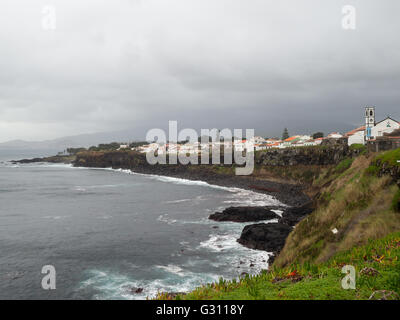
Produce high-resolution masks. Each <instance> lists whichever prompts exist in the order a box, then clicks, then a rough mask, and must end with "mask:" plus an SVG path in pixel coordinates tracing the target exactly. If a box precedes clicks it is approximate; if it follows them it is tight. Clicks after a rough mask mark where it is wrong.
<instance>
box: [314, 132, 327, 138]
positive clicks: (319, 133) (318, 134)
mask: <svg viewBox="0 0 400 320" xmlns="http://www.w3.org/2000/svg"><path fill="white" fill-rule="evenodd" d="M312 137H313V139H318V138H323V137H324V133H323V132H316V133H314V134H313V135H312Z"/></svg>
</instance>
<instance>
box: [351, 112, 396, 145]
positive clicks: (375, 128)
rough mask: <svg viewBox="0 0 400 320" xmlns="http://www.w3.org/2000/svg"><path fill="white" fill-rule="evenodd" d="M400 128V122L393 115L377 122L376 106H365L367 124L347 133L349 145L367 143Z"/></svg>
mask: <svg viewBox="0 0 400 320" xmlns="http://www.w3.org/2000/svg"><path fill="white" fill-rule="evenodd" d="M399 128H400V123H399V122H398V121H396V120H394V119H392V118H391V117H389V116H388V117H386V119H384V120H382V121H380V122H376V121H375V107H366V108H365V126H363V127H359V128H357V129H354V130H352V131H350V132H348V133H347V134H346V136H347V137H348V139H349V140H348V145H349V146H351V145H352V144H365V143H366V141H368V140H374V139H376V138H377V137H382V136H383V135H384V134H385V133H391V132H393V131H394V130H396V129H399Z"/></svg>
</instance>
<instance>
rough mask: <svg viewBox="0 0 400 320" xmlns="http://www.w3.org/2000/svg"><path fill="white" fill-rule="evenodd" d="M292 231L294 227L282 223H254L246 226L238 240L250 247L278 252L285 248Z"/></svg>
mask: <svg viewBox="0 0 400 320" xmlns="http://www.w3.org/2000/svg"><path fill="white" fill-rule="evenodd" d="M290 231H292V228H291V227H289V226H288V225H286V224H282V223H258V224H252V225H248V226H246V227H244V229H243V231H242V234H241V235H240V238H239V239H238V240H237V241H238V242H239V243H240V244H242V245H244V246H245V247H248V248H250V249H258V250H265V251H269V252H276V251H280V250H281V249H282V248H283V246H284V245H285V240H286V238H287V236H288V235H289V233H290Z"/></svg>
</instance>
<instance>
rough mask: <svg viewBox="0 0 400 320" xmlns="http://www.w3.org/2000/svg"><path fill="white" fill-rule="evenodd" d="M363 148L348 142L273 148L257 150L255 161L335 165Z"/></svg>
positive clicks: (278, 163)
mask: <svg viewBox="0 0 400 320" xmlns="http://www.w3.org/2000/svg"><path fill="white" fill-rule="evenodd" d="M361 152H362V149H352V148H349V147H348V146H347V144H336V145H331V146H318V147H301V148H286V149H271V150H268V151H263V152H257V153H256V159H255V163H256V164H258V165H263V166H296V165H319V166H326V165H335V164H338V163H339V162H340V161H342V160H343V159H345V158H347V157H354V156H357V155H358V154H360V153H361Z"/></svg>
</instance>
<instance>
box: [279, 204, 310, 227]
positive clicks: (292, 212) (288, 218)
mask: <svg viewBox="0 0 400 320" xmlns="http://www.w3.org/2000/svg"><path fill="white" fill-rule="evenodd" d="M312 211H313V207H312V204H311V203H306V204H304V205H302V206H299V207H290V208H287V209H286V210H285V211H284V212H283V213H282V217H281V218H280V219H279V223H282V224H286V225H288V226H291V227H293V226H295V225H296V224H297V223H298V222H300V220H302V219H303V218H304V217H305V216H307V215H309V214H310V213H311V212H312Z"/></svg>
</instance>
